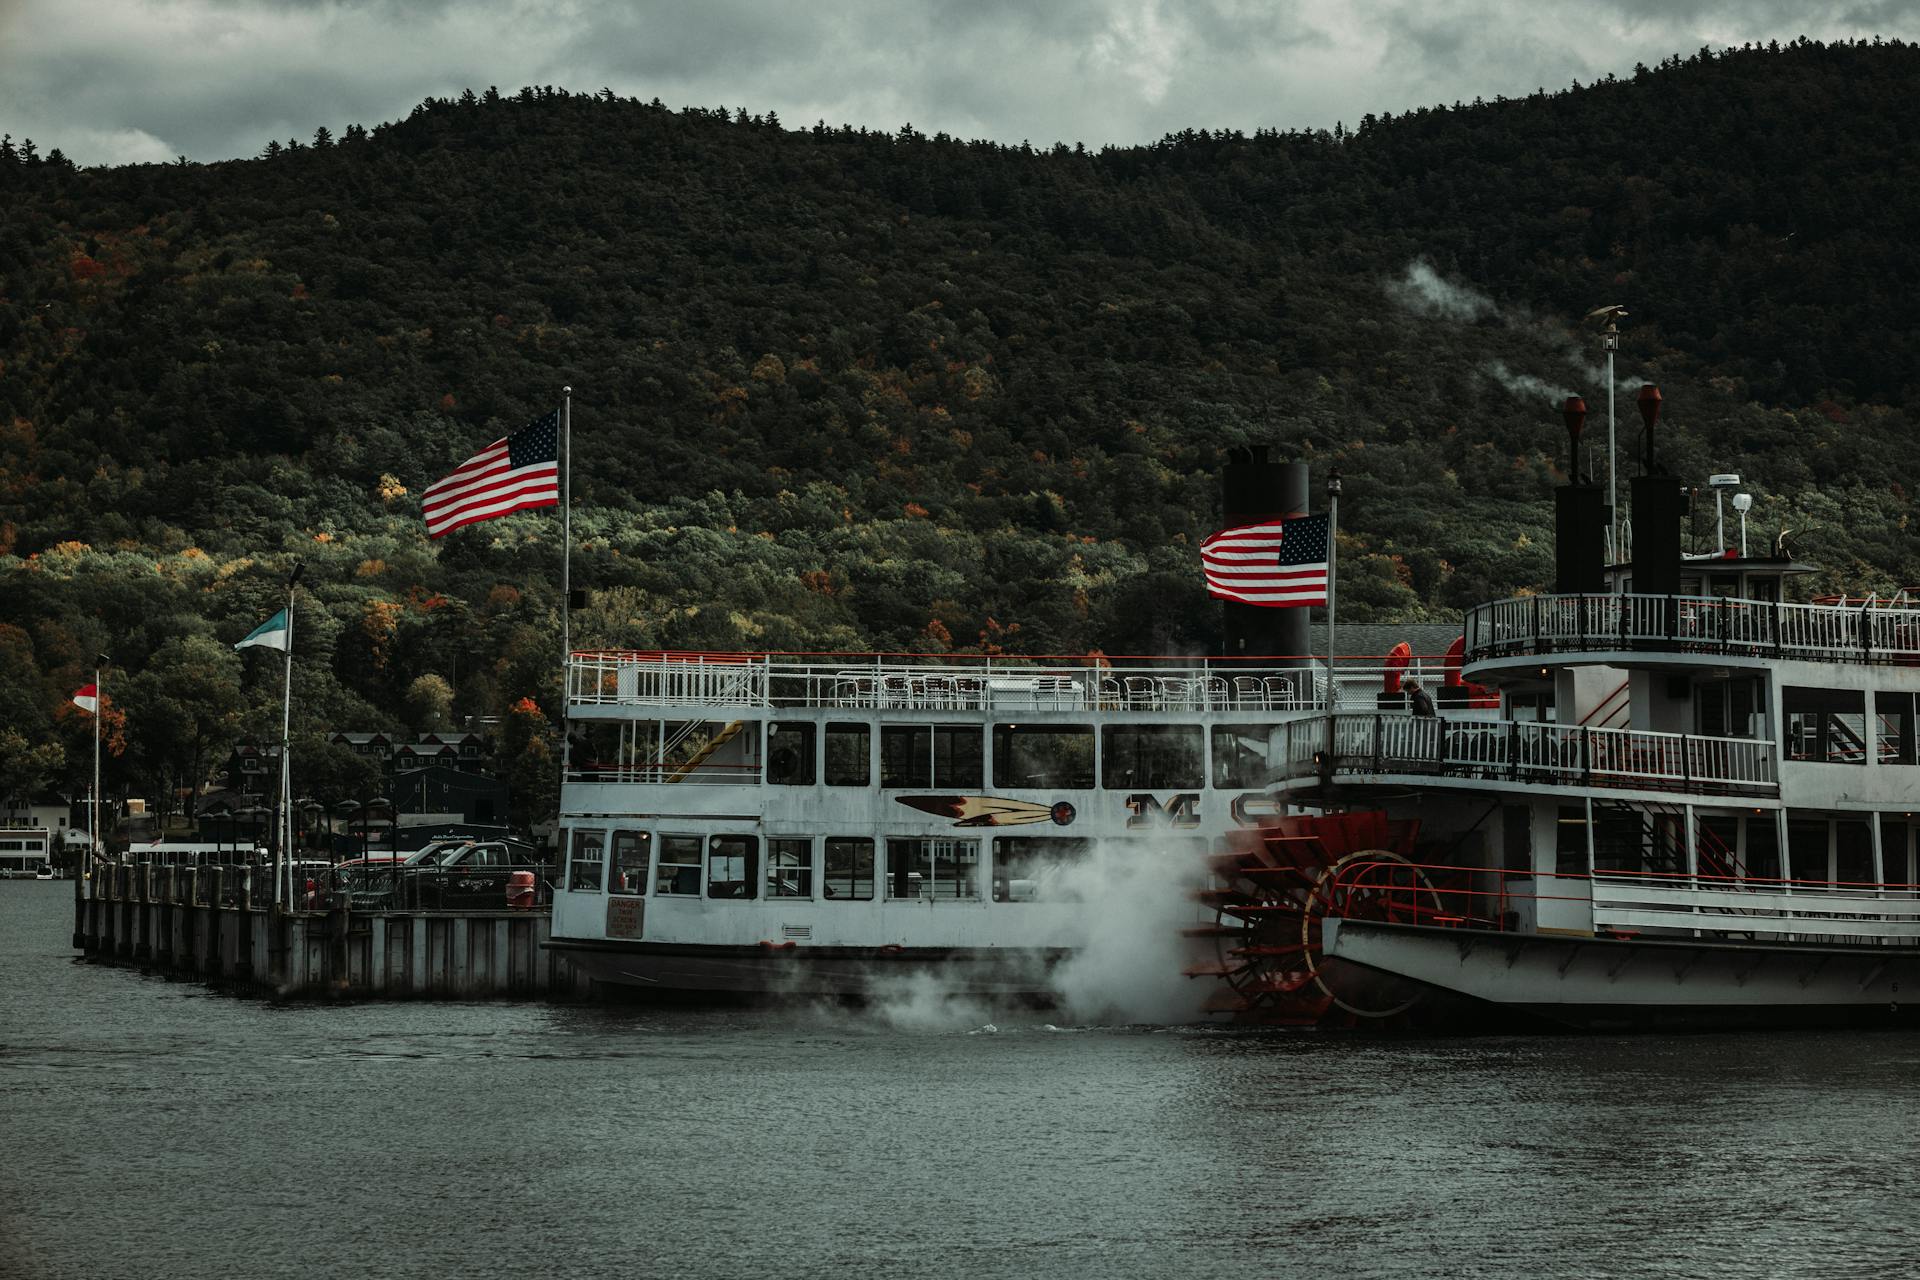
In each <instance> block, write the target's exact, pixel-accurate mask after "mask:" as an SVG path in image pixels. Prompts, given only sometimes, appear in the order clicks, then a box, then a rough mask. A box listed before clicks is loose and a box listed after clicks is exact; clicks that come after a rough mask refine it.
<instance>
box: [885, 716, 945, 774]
mask: <svg viewBox="0 0 1920 1280" xmlns="http://www.w3.org/2000/svg"><path fill="white" fill-rule="evenodd" d="M880 785H881V786H882V787H931V786H932V785H933V726H932V725H928V724H886V725H881V726H880Z"/></svg>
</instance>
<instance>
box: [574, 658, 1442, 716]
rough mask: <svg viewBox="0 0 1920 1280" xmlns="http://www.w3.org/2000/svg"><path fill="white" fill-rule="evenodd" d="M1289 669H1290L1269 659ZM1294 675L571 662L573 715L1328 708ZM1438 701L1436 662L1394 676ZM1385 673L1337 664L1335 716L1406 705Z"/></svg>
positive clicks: (1054, 664) (883, 662)
mask: <svg viewBox="0 0 1920 1280" xmlns="http://www.w3.org/2000/svg"><path fill="white" fill-rule="evenodd" d="M1271 661H1274V662H1276V663H1277V662H1284V661H1287V660H1286V659H1276V660H1271ZM1300 663H1301V665H1299V666H1297V667H1262V668H1249V667H1248V666H1246V665H1243V664H1238V663H1236V664H1231V665H1228V664H1223V665H1220V666H1217V667H1215V666H1202V665H1195V666H1177V665H1172V664H1160V665H1154V666H1146V665H1116V664H1114V663H1109V662H1104V661H1086V662H1080V663H1063V662H1059V661H1039V660H1032V661H1022V660H1020V659H1017V658H984V657H982V658H926V659H919V660H916V659H914V658H911V657H902V656H896V655H890V656H886V657H876V658H865V659H862V658H853V657H839V656H829V657H828V658H826V659H825V660H822V659H817V658H816V659H811V660H809V658H807V657H805V656H794V657H779V656H774V655H746V654H739V655H736V654H696V653H627V652H596V653H575V654H574V655H573V659H572V661H571V663H570V664H569V665H568V677H567V693H568V698H569V699H570V701H571V702H572V704H573V705H575V706H632V707H653V708H676V707H684V708H703V709H710V710H715V711H720V710H729V711H730V710H739V709H776V708H788V707H823V708H837V707H846V708H868V709H877V710H909V711H979V712H986V713H991V712H998V711H1005V712H1034V711H1067V712H1106V713H1114V712H1153V713H1173V714H1194V713H1202V712H1220V711H1231V712H1310V711H1325V710H1327V709H1328V708H1327V684H1328V682H1327V673H1326V667H1325V663H1324V661H1322V662H1321V664H1320V665H1319V667H1318V668H1317V669H1316V668H1315V667H1313V666H1312V665H1310V664H1309V662H1308V660H1305V659H1302V660H1300ZM1398 674H1399V675H1401V676H1402V677H1407V676H1418V677H1419V678H1420V679H1421V681H1422V682H1423V683H1424V684H1425V685H1426V687H1427V688H1428V689H1429V690H1431V691H1433V692H1434V693H1435V694H1436V696H1439V697H1441V698H1442V700H1443V701H1444V700H1445V696H1446V694H1447V692H1448V691H1447V690H1446V688H1445V673H1444V671H1443V669H1442V667H1441V664H1440V660H1439V659H1437V658H1435V659H1426V660H1416V661H1415V662H1414V663H1413V664H1411V665H1410V666H1408V667H1407V668H1405V669H1404V670H1401V671H1400V672H1399V673H1398ZM1388 678H1389V673H1388V671H1387V669H1386V668H1384V667H1381V666H1379V665H1375V664H1368V665H1360V664H1354V665H1349V664H1348V663H1346V662H1345V661H1344V660H1343V661H1342V662H1340V663H1339V664H1338V665H1336V667H1335V669H1334V679H1333V709H1334V710H1336V711H1341V710H1351V711H1361V710H1368V711H1371V710H1376V709H1378V708H1380V707H1381V706H1382V705H1383V704H1384V705H1391V706H1394V707H1404V706H1405V699H1404V697H1403V696H1395V695H1388V694H1386V692H1385V690H1386V686H1387V681H1388Z"/></svg>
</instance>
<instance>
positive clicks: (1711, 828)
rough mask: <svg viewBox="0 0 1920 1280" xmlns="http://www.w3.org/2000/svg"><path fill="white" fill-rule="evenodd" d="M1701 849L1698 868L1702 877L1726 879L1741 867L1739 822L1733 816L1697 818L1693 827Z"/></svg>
mask: <svg viewBox="0 0 1920 1280" xmlns="http://www.w3.org/2000/svg"><path fill="white" fill-rule="evenodd" d="M1693 830H1694V837H1695V839H1696V840H1698V842H1699V849H1698V850H1697V851H1696V852H1695V854H1694V861H1695V865H1696V866H1697V867H1698V868H1699V871H1700V874H1701V875H1703V876H1712V877H1718V878H1720V879H1726V878H1728V877H1731V876H1733V875H1735V874H1736V872H1737V869H1738V868H1739V866H1740V853H1739V850H1740V820H1739V819H1738V818H1735V817H1732V816H1726V817H1721V816H1715V817H1711V818H1707V817H1698V818H1695V819H1694V824H1693Z"/></svg>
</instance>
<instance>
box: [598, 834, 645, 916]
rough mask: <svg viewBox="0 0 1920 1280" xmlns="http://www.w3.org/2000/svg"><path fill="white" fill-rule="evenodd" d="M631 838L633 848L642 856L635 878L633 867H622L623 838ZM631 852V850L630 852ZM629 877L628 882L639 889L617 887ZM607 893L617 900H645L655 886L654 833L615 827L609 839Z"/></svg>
mask: <svg viewBox="0 0 1920 1280" xmlns="http://www.w3.org/2000/svg"><path fill="white" fill-rule="evenodd" d="M623 836H626V837H630V838H631V840H632V848H633V849H637V850H638V851H639V854H640V867H639V875H638V876H637V877H635V876H633V875H632V874H631V873H632V868H631V867H623V866H622V865H621V856H620V855H621V848H620V845H621V837H623ZM630 851H631V850H630ZM622 876H627V877H628V882H629V883H632V884H636V885H637V886H638V887H637V888H632V889H620V888H616V887H615V886H616V885H617V884H619V883H620V880H621V877H622ZM606 879H607V892H608V893H609V894H611V895H612V896H614V897H616V898H644V897H646V896H647V891H648V890H649V889H650V888H652V886H653V832H651V831H647V830H645V829H643V828H639V827H615V828H613V830H612V831H611V832H610V833H609V834H608V838H607V877H606Z"/></svg>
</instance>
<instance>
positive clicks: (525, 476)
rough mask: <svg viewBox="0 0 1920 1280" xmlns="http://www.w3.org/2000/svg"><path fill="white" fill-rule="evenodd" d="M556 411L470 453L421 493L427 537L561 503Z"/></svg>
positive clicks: (558, 424)
mask: <svg viewBox="0 0 1920 1280" xmlns="http://www.w3.org/2000/svg"><path fill="white" fill-rule="evenodd" d="M559 458H560V411H559V410H558V409H556V410H554V411H553V412H552V413H550V414H548V415H547V416H546V417H544V418H535V419H534V420H533V421H532V422H529V423H528V424H527V425H526V426H524V427H522V428H520V429H519V430H518V431H516V432H514V433H513V434H512V435H510V436H506V437H504V438H503V439H499V440H495V441H494V442H493V443H492V444H490V445H488V446H487V447H486V448H484V449H482V450H481V451H480V452H478V453H476V454H474V455H473V456H472V457H471V458H468V459H467V460H466V461H465V462H463V463H461V464H460V465H459V466H458V467H456V468H455V469H454V472H453V474H452V475H450V476H448V477H447V478H446V479H444V480H436V481H434V482H433V483H432V484H430V485H428V486H427V487H426V489H425V491H423V492H422V493H421V495H420V514H421V515H423V516H425V517H426V518H427V536H428V537H429V538H438V537H442V536H444V535H446V534H448V533H451V532H453V531H454V530H455V529H458V528H459V527H460V526H461V525H463V524H474V523H476V522H477V521H481V520H491V519H493V518H494V517H495V516H504V515H506V514H507V513H508V512H511V511H527V510H530V509H532V508H534V507H557V506H559V505H560V463H559Z"/></svg>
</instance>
